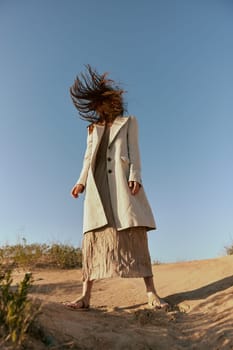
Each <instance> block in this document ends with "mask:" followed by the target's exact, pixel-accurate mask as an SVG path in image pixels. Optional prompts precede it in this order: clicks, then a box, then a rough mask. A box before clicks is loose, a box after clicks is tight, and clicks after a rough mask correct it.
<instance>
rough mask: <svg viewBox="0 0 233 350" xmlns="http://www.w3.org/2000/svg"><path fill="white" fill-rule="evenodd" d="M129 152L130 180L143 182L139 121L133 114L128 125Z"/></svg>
mask: <svg viewBox="0 0 233 350" xmlns="http://www.w3.org/2000/svg"><path fill="white" fill-rule="evenodd" d="M128 152H129V160H130V171H129V181H137V182H138V183H140V184H142V179H141V161H140V152H139V144H138V123H137V119H136V118H135V117H133V116H131V117H130V120H129V127H128Z"/></svg>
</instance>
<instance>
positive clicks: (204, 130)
mask: <svg viewBox="0 0 233 350" xmlns="http://www.w3.org/2000/svg"><path fill="white" fill-rule="evenodd" d="M232 62H233V2H232V1H231V0H221V1H220V0H192V1H191V0H145V1H139V0H135V1H130V0H128V1H127V0H118V1H113V0H99V1H95V0H85V1H81V0H63V1H61V0H50V1H46V0H41V1H36V0H22V1H17V0H14V1H13V0H0V244H5V243H15V242H16V241H17V239H19V237H25V238H26V239H27V241H28V242H43V243H44V242H47V243H51V242H54V241H56V242H57V241H58V242H63V243H70V244H74V245H78V246H79V245H80V244H81V239H82V206H83V197H82V198H81V199H80V200H74V199H72V198H71V196H70V189H71V187H72V186H73V184H74V183H75V181H76V179H77V177H78V175H79V171H80V169H81V165H82V157H83V153H84V150H85V143H86V123H85V122H83V121H82V120H80V119H79V117H78V113H77V111H76V110H75V108H74V107H73V105H72V103H71V100H70V97H69V87H70V85H72V83H73V81H74V78H75V76H76V74H78V73H79V72H80V71H82V70H83V68H84V64H86V63H90V64H91V65H92V66H94V67H96V68H97V70H99V71H100V72H103V71H108V72H110V73H111V74H110V76H111V77H112V78H113V79H114V80H116V81H117V82H119V83H121V84H122V87H123V88H124V89H125V90H127V91H128V92H127V94H126V100H127V103H128V113H129V114H133V115H135V116H137V118H138V122H139V126H140V146H141V158H142V165H143V180H144V186H145V189H146V192H147V195H148V197H149V200H150V203H151V206H152V209H153V211H154V214H155V218H156V221H157V225H158V230H157V231H152V232H150V233H149V244H150V251H151V256H152V259H153V260H154V259H159V260H161V261H177V260H186V259H188V260H189V259H201V258H210V257H215V256H218V255H220V254H222V253H223V252H224V246H225V245H228V244H230V243H231V242H232V239H233V115H232V111H233V65H232Z"/></svg>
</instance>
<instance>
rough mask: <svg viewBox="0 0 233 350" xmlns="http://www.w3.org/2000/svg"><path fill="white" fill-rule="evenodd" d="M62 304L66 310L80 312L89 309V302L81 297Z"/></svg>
mask: <svg viewBox="0 0 233 350" xmlns="http://www.w3.org/2000/svg"><path fill="white" fill-rule="evenodd" d="M62 304H63V305H64V306H65V307H67V308H68V309H71V310H80V311H84V310H88V309H89V307H90V305H89V301H88V300H86V299H85V297H81V298H79V299H76V300H74V301H65V302H63V303H62Z"/></svg>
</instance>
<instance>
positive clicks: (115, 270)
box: [82, 127, 152, 280]
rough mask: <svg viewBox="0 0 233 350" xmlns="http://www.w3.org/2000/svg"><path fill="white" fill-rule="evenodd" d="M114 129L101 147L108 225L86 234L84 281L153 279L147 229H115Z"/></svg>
mask: <svg viewBox="0 0 233 350" xmlns="http://www.w3.org/2000/svg"><path fill="white" fill-rule="evenodd" d="M109 132H110V128H109V127H106V128H105V132H104V135H103V137H102V140H101V143H100V145H99V149H98V153H97V157H96V167H95V181H96V186H97V188H98V191H99V194H100V197H101V201H102V204H103V207H104V211H105V214H106V217H107V218H108V225H107V226H105V227H103V228H100V229H96V230H94V231H90V232H87V233H85V234H84V237H83V243H82V256H83V280H86V279H89V280H93V279H100V278H107V277H114V276H120V277H149V276H152V268H151V260H150V255H149V250H148V241H147V232H146V228H145V227H131V228H128V229H126V230H122V231H117V230H116V229H115V221H114V214H113V211H112V207H111V203H110V200H109V199H110V193H109V186H108V177H107V167H106V158H107V157H106V150H107V146H108V138H109Z"/></svg>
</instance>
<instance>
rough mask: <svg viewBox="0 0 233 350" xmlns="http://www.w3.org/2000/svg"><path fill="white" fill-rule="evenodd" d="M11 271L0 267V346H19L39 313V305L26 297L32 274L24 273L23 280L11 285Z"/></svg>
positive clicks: (15, 347)
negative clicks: (10, 344) (9, 344)
mask: <svg viewBox="0 0 233 350" xmlns="http://www.w3.org/2000/svg"><path fill="white" fill-rule="evenodd" d="M12 283H13V279H12V271H11V270H5V271H4V269H3V268H1V267H0V338H1V339H2V340H1V341H0V348H2V347H1V346H3V345H4V344H6V343H12V344H13V346H14V349H17V348H19V347H20V346H21V345H22V343H23V342H24V340H25V338H26V333H27V331H28V328H29V326H30V325H31V323H32V321H33V320H35V318H36V316H37V315H38V314H39V309H40V306H39V304H38V303H33V302H32V301H31V300H30V299H29V298H28V292H29V289H30V287H31V285H32V276H31V274H30V273H26V274H25V276H24V278H23V280H22V281H21V282H20V283H19V284H18V285H17V286H16V287H15V286H12Z"/></svg>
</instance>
